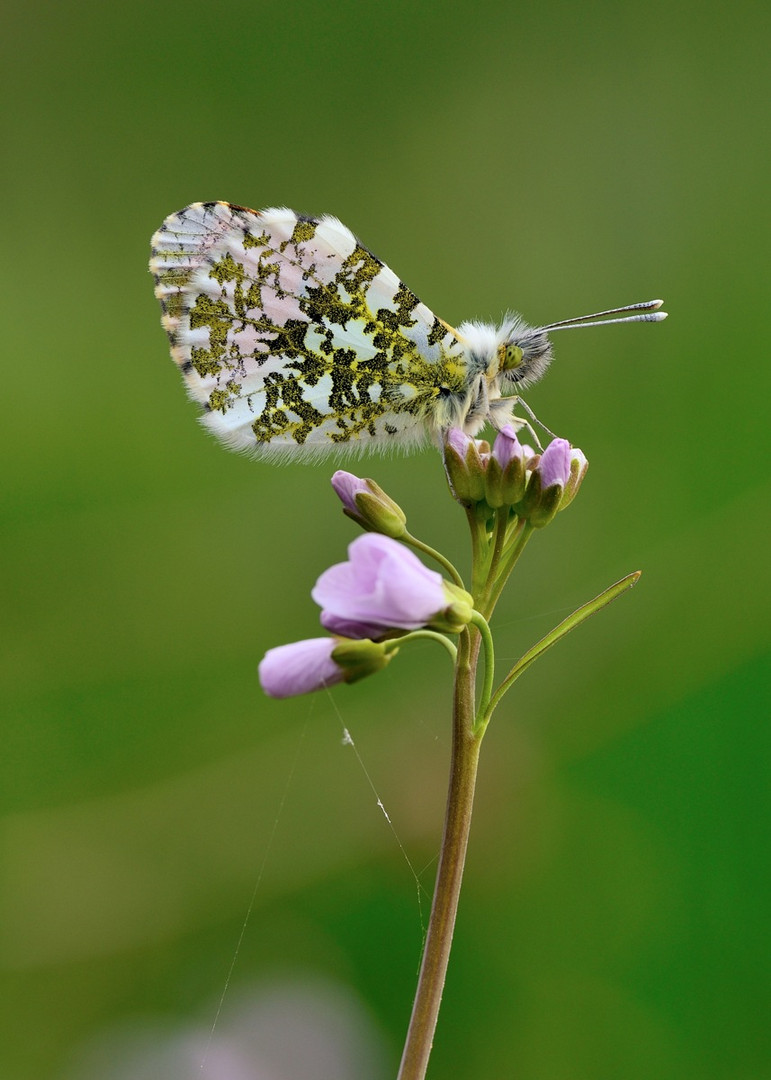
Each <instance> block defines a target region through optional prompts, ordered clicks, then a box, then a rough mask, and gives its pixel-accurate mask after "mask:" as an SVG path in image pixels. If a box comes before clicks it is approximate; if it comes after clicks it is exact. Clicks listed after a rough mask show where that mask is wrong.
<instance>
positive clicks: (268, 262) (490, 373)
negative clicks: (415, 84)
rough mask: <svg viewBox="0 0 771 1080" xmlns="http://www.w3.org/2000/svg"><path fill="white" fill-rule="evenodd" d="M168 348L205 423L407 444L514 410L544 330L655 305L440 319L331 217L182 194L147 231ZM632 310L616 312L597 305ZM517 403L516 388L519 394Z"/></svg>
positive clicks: (259, 434)
mask: <svg viewBox="0 0 771 1080" xmlns="http://www.w3.org/2000/svg"><path fill="white" fill-rule="evenodd" d="M150 270H151V272H152V274H153V275H154V277H155V295H156V296H157V298H158V299H159V300H160V302H161V307H162V311H163V316H162V323H163V326H164V328H165V330H166V332H167V334H168V336H169V340H170V343H171V355H172V357H173V359H174V360H175V361H176V363H177V364H178V366H179V368H180V369H181V371H182V375H183V377H184V380H185V383H186V385H187V389H188V392H189V394H190V396H191V397H192V398H193V399H194V400H195V401H196V402H197V403H198V404H199V405H200V406H202V408H203V410H204V415H203V417H202V420H203V423H204V425H205V426H206V427H207V428H208V429H209V430H210V431H212V432H213V433H214V434H215V435H216V436H218V437H219V438H220V439H221V440H223V442H225V443H226V444H227V445H228V446H229V447H231V448H232V449H236V450H243V451H247V452H249V453H251V454H252V455H254V456H258V457H260V456H261V457H271V456H280V455H297V454H301V455H306V456H307V455H311V456H313V455H315V454H320V453H323V452H325V451H330V450H332V451H333V450H338V451H341V450H347V451H364V450H368V449H383V448H388V447H394V448H395V447H399V448H409V447H412V446H415V445H419V444H421V443H424V442H426V441H428V440H430V439H433V440H434V441H438V440H440V439H441V437H442V434H443V432H445V431H446V430H448V429H449V428H451V427H460V428H462V429H463V430H464V431H466V432H467V433H468V434H470V435H475V434H477V433H478V432H479V431H480V429H481V428H482V427H483V425H484V424H485V423H490V424H491V425H492V426H493V427H496V428H500V427H501V426H503V425H504V424H505V423H507V422H510V421H512V420H514V422H515V423H519V424H520V425H522V424H524V423H526V422H525V421H523V420H521V419H520V418H517V417H514V415H513V410H514V407H515V406H516V405H517V403H518V402H521V398H520V397H519V393H518V391H519V390H520V389H522V388H524V387H527V386H529V385H530V384H531V383H533V382H535V381H536V380H537V379H539V378H540V377H541V376H542V375H543V373H544V372H545V371H546V368H547V367H548V366H549V363H550V361H551V359H552V351H551V343H550V341H549V336H548V335H549V334H550V333H551V332H552V331H555V330H562V329H568V328H574V327H583V326H595V325H605V323H616V322H656V321H659V320H661V319H664V318H666V313H665V312H660V311H658V310H657V309H658V308H659V307H660V306H661V303H662V302H661V301H660V300H650V301H647V302H645V303H640V304H630V305H628V306H626V307H621V308H613V309H611V310H608V311H601V312H596V313H595V314H594V315H587V316H583V317H582V318H578V319H565V320H563V321H561V322H556V323H549V324H548V325H546V326H536V327H531V326H528V325H527V323H525V322H524V320H522V319H521V318H520V316H519V315H515V314H512V315H508V316H507V317H506V318H505V319H504V320H503V322H502V323H501V324H500V325H499V326H497V327H496V326H493V325H491V324H487V323H481V322H464V323H461V324H460V325H459V326H458V327H457V328H453V327H452V326H450V325H449V324H448V323H446V322H444V321H443V320H442V319H440V318H438V317H437V316H436V315H434V314H433V312H432V311H431V310H430V309H429V308H428V307H426V305H425V304H423V303H422V302H421V301H420V300H419V299H418V297H417V296H416V295H415V294H414V293H413V292H412V291H411V290H410V289H408V288H407V286H406V285H405V284H404V282H402V281H401V280H400V279H399V278H398V277H397V276H396V274H394V272H393V271H392V270H391V269H389V267H388V266H386V265H385V263H383V262H381V261H380V259H378V258H377V257H376V256H375V255H373V254H372V252H371V251H369V250H368V249H367V248H365V247H364V246H363V245H362V244H361V243H360V242H359V240H357V239H356V237H355V236H354V235H353V233H352V232H351V231H350V229H347V228H346V227H345V225H343V224H342V223H341V222H340V221H338V220H337V219H336V218H334V217H330V216H323V217H320V218H312V217H306V216H304V215H302V214H296V213H295V212H294V211H292V210H287V209H270V210H262V211H257V210H249V209H247V208H246V207H243V206H234V205H231V204H230V203H225V202H203V203H193V204H191V205H190V206H187V207H186V208H185V209H184V210H180V211H179V212H178V213H176V214H172V215H171V216H170V217H168V218H166V220H165V221H164V223H163V225H161V227H160V229H159V230H158V231H157V232H156V233H155V235H154V236H153V239H152V258H151V260H150ZM624 312H634V313H635V314H632V315H627V316H626V317H625V318H612V319H611V318H606V317H607V316H611V315H620V314H622V313H624ZM522 404H523V405H524V402H522Z"/></svg>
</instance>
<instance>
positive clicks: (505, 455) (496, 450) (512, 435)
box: [493, 424, 525, 469]
mask: <svg viewBox="0 0 771 1080" xmlns="http://www.w3.org/2000/svg"><path fill="white" fill-rule="evenodd" d="M524 456H525V455H524V451H523V449H522V447H521V446H520V443H519V439H518V438H517V433H516V431H515V430H514V427H513V425H512V424H506V425H504V427H502V428H501V430H500V431H499V432H498V434H497V435H496V436H495V442H494V443H493V457H494V458H495V460H496V461H497V462H498V464H499V465H500V467H501V469H505V468H506V466H507V465H508V464H509V462H511V461H512V460H514V458H516V459H517V460H518V461H520V462H523V461H524Z"/></svg>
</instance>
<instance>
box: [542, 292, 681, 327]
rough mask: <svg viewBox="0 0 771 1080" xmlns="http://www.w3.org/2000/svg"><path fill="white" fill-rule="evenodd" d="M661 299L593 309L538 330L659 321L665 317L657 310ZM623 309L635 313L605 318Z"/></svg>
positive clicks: (663, 312) (619, 312)
mask: <svg viewBox="0 0 771 1080" xmlns="http://www.w3.org/2000/svg"><path fill="white" fill-rule="evenodd" d="M663 303H664V301H663V300H644V301H643V302H642V303H641V304H627V305H626V307H617V308H609V309H608V310H607V311H595V312H593V313H592V314H591V315H580V316H579V317H578V318H577V319H562V320H560V322H554V323H549V324H548V325H547V326H539V327H538V329H539V330H544V331H549V332H551V331H552V330H574V329H578V328H579V327H581V326H609V325H610V324H611V323H630V322H661V321H662V320H663V319H666V317H667V313H666V311H657V310H656V309H657V308H660V307H661V305H662V304H663ZM624 311H636V312H638V314H637V315H625V316H624V317H623V318H622V319H607V318H605V316H606V315H620V314H621V313H622V312H624Z"/></svg>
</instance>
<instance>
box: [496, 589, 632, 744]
mask: <svg viewBox="0 0 771 1080" xmlns="http://www.w3.org/2000/svg"><path fill="white" fill-rule="evenodd" d="M640 573H641V571H640V570H635V572H634V573H633V574H627V576H626V577H624V578H621V580H620V581H617V582H616V583H615V584H614V585H611V586H609V588H607V589H605V590H604V591H603V592H601V593H600V594H599V596H595V598H594V599H593V600H590V601H589V602H588V603H586V604H583V605H582V606H581V607H580V608H578V609H577V610H576V611H574V612H573V614H572V615H568V617H567V618H566V619H563V620H562V622H561V623H560V624H559V625H558V626H555V627H554V629H553V630H550V631H549V633H548V634H547V635H546V636H545V637H543V638H541V640H540V641H539V642H537V643H536V644H535V645H534V646H533V647H532V649H528V651H527V652H526V653H525V654H524V656H522V657H521V659H520V660H519V661H518V662H517V663H516V664H515V665H514V667H513V668H512V669H511V671H510V672H509V673H508V675H507V676H506V678H505V679H504V680H503V682H502V683H501V685H500V686H499V687H498V689H497V690H496V691H495V694H494V695H493V696H492V698H491V700H490V704H489V706H488V709H487V713H486V715H485V716H484V717H482V721H481V730H482V731H484V728H485V727H487V724H488V722H489V720H490V717H491V716H492V715H493V713H494V711H495V709H496V708H497V706H498V705H499V704H500V701H501V699H502V698H503V696H504V694H506V693H507V692H508V691H509V690H510V689H511V687H512V686H513V684H514V683H515V682H516V680H517V679H518V678H519V676H520V675H522V674H523V673H524V672H525V671H526V670H527V669H528V668H529V667H530V665H531V664H532V663H533V662H534V661H535V660H537V659H538V657H539V656H542V655H543V654H544V653H545V652H546V650H547V649H550V648H551V647H552V645H556V643H557V642H558V641H559V640H560V638H563V637H564V636H565V635H566V634H569V633H570V631H571V630H575V628H576V627H577V626H580V625H581V623H582V622H585V621H586V620H587V619H588V618H590V617H591V616H592V615H595V614H596V613H597V612H598V611H601V610H602V608H604V607H605V606H606V605H607V604H610V603H611V601H613V600H615V599H616V597H617V596H620V595H621V594H622V593H623V592H626V590H627V589H631V588H632V586H633V585H636V584H637V582H638V581H639V578H640Z"/></svg>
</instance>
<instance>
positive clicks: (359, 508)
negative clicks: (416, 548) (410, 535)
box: [332, 469, 407, 539]
mask: <svg viewBox="0 0 771 1080" xmlns="http://www.w3.org/2000/svg"><path fill="white" fill-rule="evenodd" d="M332 487H333V488H334V489H335V492H336V493H337V495H338V496H339V498H340V501H341V502H342V504H343V513H345V514H347V516H348V517H349V518H352V519H353V520H354V521H356V522H358V524H359V525H361V526H362V528H364V529H370V530H372V532H379V533H382V534H383V535H384V536H391V537H393V538H394V539H398V538H399V537H400V536H404V534H405V532H406V531H407V530H406V527H405V526H406V523H407V518H406V516H405V513H404V511H403V510H402V508H401V507H400V506H399V505H398V503H395V502H394V500H393V499H392V498H391V497H390V496H389V495H387V494H386V493H385V491H383V489H382V488H381V487H380V485H379V484H376V483H375V481H374V480H369V479H367V478H365V479H361V478H360V477H358V476H354V475H353V473H349V472H344V471H343V470H342V469H338V471H337V472H336V473H335V474H334V476H333V477H332Z"/></svg>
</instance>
